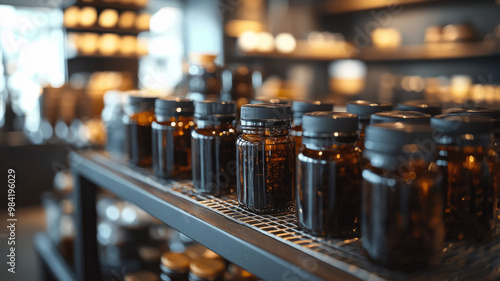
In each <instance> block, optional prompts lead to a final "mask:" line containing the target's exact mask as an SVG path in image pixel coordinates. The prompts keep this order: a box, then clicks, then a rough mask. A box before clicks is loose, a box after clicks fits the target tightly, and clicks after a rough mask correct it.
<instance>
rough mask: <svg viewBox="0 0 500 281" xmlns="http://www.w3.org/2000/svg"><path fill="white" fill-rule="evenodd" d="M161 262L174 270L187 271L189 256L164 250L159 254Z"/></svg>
mask: <svg viewBox="0 0 500 281" xmlns="http://www.w3.org/2000/svg"><path fill="white" fill-rule="evenodd" d="M161 264H162V265H163V266H165V267H166V268H168V269H170V270H172V271H176V272H187V270H188V268H189V258H188V257H187V256H186V255H185V254H183V253H172V252H166V253H163V255H161Z"/></svg>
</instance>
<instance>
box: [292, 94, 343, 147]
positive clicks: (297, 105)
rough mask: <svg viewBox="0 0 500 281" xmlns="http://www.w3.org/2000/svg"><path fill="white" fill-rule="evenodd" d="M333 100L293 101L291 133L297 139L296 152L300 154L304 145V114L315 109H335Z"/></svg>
mask: <svg viewBox="0 0 500 281" xmlns="http://www.w3.org/2000/svg"><path fill="white" fill-rule="evenodd" d="M334 106H335V105H334V104H333V103H332V102H326V101H325V102H322V101H293V102H292V112H293V122H292V129H291V131H290V134H291V135H292V136H293V138H294V139H295V153H296V154H297V155H298V154H299V150H300V148H301V147H302V116H303V115H304V114H305V113H308V112H313V111H333V107H334Z"/></svg>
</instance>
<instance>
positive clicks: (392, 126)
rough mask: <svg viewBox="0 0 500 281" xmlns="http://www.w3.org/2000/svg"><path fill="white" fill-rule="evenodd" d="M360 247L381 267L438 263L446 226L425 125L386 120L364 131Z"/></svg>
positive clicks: (428, 131) (406, 267)
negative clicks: (364, 164)
mask: <svg viewBox="0 0 500 281" xmlns="http://www.w3.org/2000/svg"><path fill="white" fill-rule="evenodd" d="M363 157H364V158H365V159H366V161H367V162H368V163H367V166H366V167H365V168H364V170H363V173H362V176H363V182H362V197H361V198H362V199H361V245H362V248H363V250H364V251H365V252H366V253H367V255H368V256H369V257H370V258H371V259H373V260H375V261H377V262H379V263H382V264H384V265H386V266H389V267H394V268H398V269H416V268H420V267H424V266H426V265H429V264H434V263H437V262H438V261H439V259H440V255H441V253H442V248H443V241H444V236H445V228H444V222H443V212H442V197H441V194H440V189H439V187H440V183H441V181H442V176H441V174H440V172H439V169H438V167H437V165H436V163H434V162H433V159H434V158H435V145H434V143H433V140H432V132H431V128H430V127H429V126H428V125H408V124H402V123H386V124H378V125H370V126H369V127H367V130H366V142H365V151H364V152H363Z"/></svg>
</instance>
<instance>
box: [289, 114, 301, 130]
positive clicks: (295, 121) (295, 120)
mask: <svg viewBox="0 0 500 281" xmlns="http://www.w3.org/2000/svg"><path fill="white" fill-rule="evenodd" d="M302 115H303V114H301V115H300V116H294V117H293V125H292V126H293V127H295V126H302Z"/></svg>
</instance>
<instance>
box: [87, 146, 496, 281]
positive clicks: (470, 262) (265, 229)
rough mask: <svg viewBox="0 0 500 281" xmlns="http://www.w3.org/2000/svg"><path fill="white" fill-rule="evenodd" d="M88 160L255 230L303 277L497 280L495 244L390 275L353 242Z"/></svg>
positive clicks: (476, 245)
mask: <svg viewBox="0 0 500 281" xmlns="http://www.w3.org/2000/svg"><path fill="white" fill-rule="evenodd" d="M93 159H94V160H96V161H97V162H99V163H100V164H102V165H105V166H107V167H109V168H111V169H113V170H114V171H116V172H118V173H121V174H123V175H127V176H131V177H133V178H135V179H138V180H140V181H142V182H145V183H147V184H149V185H152V186H154V187H156V188H158V189H160V190H162V191H165V192H167V193H170V194H173V195H176V196H179V197H182V198H184V199H186V200H189V201H190V202H192V203H193V204H197V205H200V206H203V207H204V208H207V209H209V210H210V211H213V212H216V213H218V214H220V215H222V216H224V217H225V218H227V219H229V220H233V221H235V222H237V223H238V224H240V225H241V226H242V227H249V228H252V229H254V230H257V231H258V232H260V233H262V234H263V235H266V236H269V237H272V238H273V239H275V240H276V241H277V242H279V243H285V244H287V245H289V246H291V247H294V248H295V249H298V250H300V251H302V252H304V253H306V254H307V255H308V256H310V257H311V258H310V259H306V260H304V261H302V264H300V265H299V267H300V268H301V269H303V270H306V271H309V272H314V270H315V268H316V267H317V266H318V264H317V262H316V260H321V261H324V262H326V263H328V264H331V265H333V266H335V267H337V268H340V269H342V270H344V271H345V272H348V273H350V274H352V275H354V276H356V277H357V278H360V279H363V280H443V281H444V280H448V281H455V280H457V281H458V280H500V243H499V242H500V241H498V240H494V241H489V242H465V241H461V242H456V243H451V242H450V243H447V244H446V245H445V246H446V247H445V248H444V249H443V259H442V262H441V263H440V264H439V265H435V266H432V267H430V268H427V269H424V270H421V271H416V272H411V273H408V272H402V271H398V270H391V269H388V268H385V267H382V266H380V265H377V264H376V263H373V262H372V261H370V260H369V259H367V258H366V257H365V255H364V254H363V252H362V250H361V248H360V247H359V245H358V239H350V240H340V239H325V238H321V237H315V236H312V235H309V234H307V233H305V232H303V231H301V230H300V229H299V228H298V226H297V219H296V216H295V213H293V212H287V213H280V214H272V215H258V214H254V213H252V212H250V211H247V210H245V209H244V208H242V207H241V206H240V205H239V204H238V201H237V199H236V197H235V196H233V195H229V196H225V197H222V198H216V197H214V196H211V195H206V194H200V193H198V192H197V191H196V190H195V189H194V188H193V186H192V183H191V181H189V180H177V181H174V180H164V179H159V178H156V177H155V176H154V174H153V173H152V172H151V170H149V169H144V168H139V167H135V166H132V165H130V164H128V163H127V162H126V161H125V160H123V159H116V158H112V157H109V156H107V154H105V153H104V154H101V153H100V154H97V156H96V157H93ZM497 229H500V227H497ZM497 237H498V235H497ZM332 277H333V276H332Z"/></svg>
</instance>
